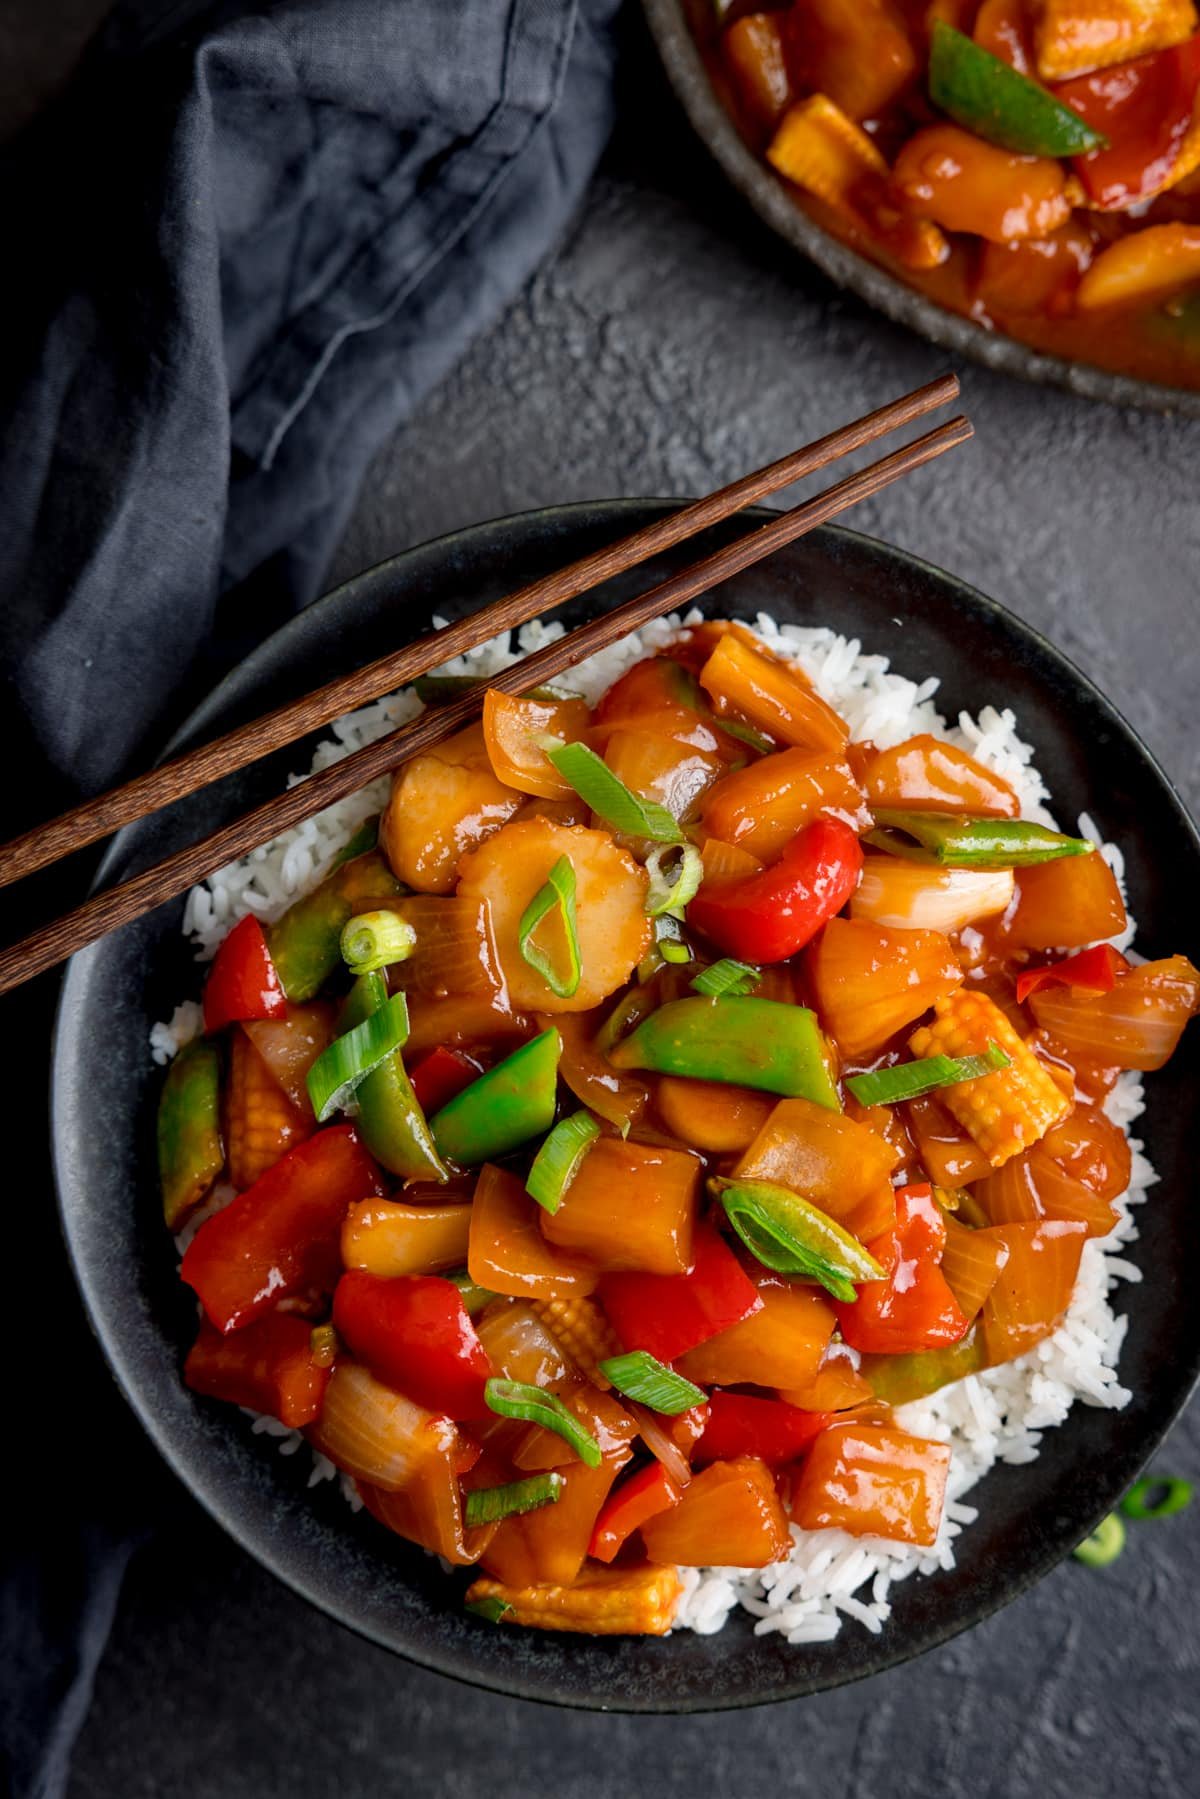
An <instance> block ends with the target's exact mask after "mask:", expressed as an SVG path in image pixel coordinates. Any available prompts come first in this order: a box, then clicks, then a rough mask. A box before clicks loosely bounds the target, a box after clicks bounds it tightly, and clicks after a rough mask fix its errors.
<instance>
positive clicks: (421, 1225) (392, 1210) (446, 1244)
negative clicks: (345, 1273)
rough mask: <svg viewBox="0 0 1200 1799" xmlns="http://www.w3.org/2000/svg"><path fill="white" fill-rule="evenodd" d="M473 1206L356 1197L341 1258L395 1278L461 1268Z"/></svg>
mask: <svg viewBox="0 0 1200 1799" xmlns="http://www.w3.org/2000/svg"><path fill="white" fill-rule="evenodd" d="M470 1230H471V1207H470V1205H469V1204H466V1205H463V1204H460V1205H435V1206H409V1205H402V1204H401V1203H400V1202H399V1201H398V1200H394V1199H361V1200H356V1201H355V1202H354V1204H353V1205H352V1206H351V1207H350V1209H349V1211H348V1212H347V1213H346V1217H345V1221H344V1223H343V1225H342V1260H343V1262H344V1263H345V1264H346V1267H347V1268H364V1269H366V1271H367V1273H368V1274H378V1275H383V1276H384V1277H386V1278H387V1279H389V1280H390V1279H393V1278H395V1277H396V1276H398V1275H402V1274H438V1273H440V1272H441V1270H442V1269H443V1268H461V1267H462V1265H463V1263H464V1262H465V1261H466V1259H467V1242H468V1239H469V1236H470Z"/></svg>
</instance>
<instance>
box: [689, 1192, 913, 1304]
mask: <svg viewBox="0 0 1200 1799" xmlns="http://www.w3.org/2000/svg"><path fill="white" fill-rule="evenodd" d="M709 1186H710V1188H711V1189H712V1190H713V1191H714V1192H715V1193H716V1194H717V1195H718V1196H719V1198H720V1201H721V1204H722V1206H724V1208H725V1216H726V1217H727V1218H728V1220H729V1222H730V1224H731V1225H732V1226H733V1228H734V1230H735V1231H736V1232H737V1234H738V1236H739V1237H740V1238H741V1239H742V1242H743V1243H744V1244H745V1245H746V1248H747V1249H748V1250H749V1251H750V1254H751V1255H752V1256H754V1257H755V1258H756V1259H757V1260H758V1261H760V1262H761V1263H762V1264H763V1266H764V1267H765V1268H770V1269H773V1270H774V1272H775V1273H776V1274H794V1275H801V1276H803V1277H804V1278H805V1279H807V1280H813V1281H816V1282H817V1283H818V1284H819V1285H820V1286H822V1287H824V1288H825V1289H826V1290H827V1291H828V1292H830V1293H832V1294H833V1297H834V1298H835V1299H842V1300H845V1301H846V1302H847V1303H850V1302H852V1301H853V1300H854V1299H855V1298H857V1294H856V1292H855V1283H856V1282H857V1281H881V1280H883V1279H884V1278H885V1276H884V1272H883V1269H882V1268H881V1267H880V1266H879V1263H878V1262H877V1261H876V1260H875V1258H874V1256H872V1255H868V1254H867V1252H866V1250H865V1249H864V1248H863V1246H862V1244H861V1243H860V1242H859V1241H858V1239H857V1237H852V1236H851V1235H850V1233H849V1231H845V1230H843V1229H842V1227H841V1225H840V1224H837V1223H835V1222H834V1220H833V1219H832V1218H830V1217H829V1215H828V1213H826V1212H822V1211H820V1210H819V1209H818V1208H817V1207H816V1206H814V1205H812V1204H810V1202H809V1201H808V1200H807V1199H801V1197H800V1195H799V1194H798V1193H793V1192H792V1191H791V1189H790V1188H789V1187H779V1186H776V1185H775V1183H774V1182H773V1181H726V1180H720V1179H718V1180H714V1181H710V1182H709Z"/></svg>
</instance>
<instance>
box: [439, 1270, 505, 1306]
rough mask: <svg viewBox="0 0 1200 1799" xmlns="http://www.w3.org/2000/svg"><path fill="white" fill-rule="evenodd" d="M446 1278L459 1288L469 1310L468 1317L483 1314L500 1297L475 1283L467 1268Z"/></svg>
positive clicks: (464, 1303)
mask: <svg viewBox="0 0 1200 1799" xmlns="http://www.w3.org/2000/svg"><path fill="white" fill-rule="evenodd" d="M445 1278H446V1279H447V1280H448V1281H450V1282H451V1284H452V1285H453V1286H455V1287H457V1288H458V1291H459V1296H460V1297H461V1299H462V1302H463V1305H464V1306H465V1307H466V1309H467V1316H468V1317H470V1318H474V1316H475V1314H476V1312H482V1310H483V1308H484V1306H488V1305H491V1303H492V1301H493V1299H498V1298H499V1297H500V1296H499V1294H498V1293H493V1292H492V1291H491V1290H490V1289H489V1288H487V1287H481V1286H480V1285H479V1283H478V1281H473V1280H472V1279H471V1276H470V1275H469V1274H468V1272H467V1270H466V1269H465V1268H460V1269H458V1271H457V1272H456V1273H454V1274H448V1275H446V1277H445Z"/></svg>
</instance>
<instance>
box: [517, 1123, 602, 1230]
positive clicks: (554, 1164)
mask: <svg viewBox="0 0 1200 1799" xmlns="http://www.w3.org/2000/svg"><path fill="white" fill-rule="evenodd" d="M599 1135H600V1126H599V1125H598V1124H597V1123H596V1120H595V1119H594V1118H593V1117H592V1115H591V1113H590V1112H587V1111H583V1112H572V1114H571V1116H570V1117H569V1118H560V1119H559V1121H558V1123H557V1124H556V1125H555V1127H554V1129H553V1130H552V1131H551V1133H550V1135H549V1136H548V1137H547V1138H546V1141H545V1142H544V1143H543V1144H542V1147H541V1148H540V1149H539V1150H538V1152H537V1155H536V1156H534V1158H533V1167H532V1168H531V1169H530V1170H529V1178H528V1180H527V1181H526V1182H525V1191H526V1193H528V1194H529V1195H530V1197H531V1198H532V1199H536V1200H537V1202H538V1204H539V1206H541V1207H543V1209H544V1210H545V1211H547V1212H557V1210H558V1208H559V1206H560V1205H561V1204H562V1199H563V1194H564V1193H565V1192H566V1190H567V1188H568V1187H569V1186H570V1185H571V1182H572V1181H573V1180H574V1179H575V1176H576V1175H577V1174H578V1173H579V1164H580V1163H581V1162H582V1161H583V1158H584V1157H585V1156H586V1155H587V1152H588V1150H589V1149H590V1148H591V1147H592V1144H593V1143H594V1142H595V1141H596V1138H597V1137H598V1136H599Z"/></svg>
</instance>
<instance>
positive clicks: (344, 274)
mask: <svg viewBox="0 0 1200 1799" xmlns="http://www.w3.org/2000/svg"><path fill="white" fill-rule="evenodd" d="M617 6H618V0H308V3H307V4H305V3H304V0H286V3H283V4H277V5H266V6H259V7H255V6H251V5H248V4H245V3H241V4H223V5H212V4H209V5H204V6H200V5H197V4H196V0H191V3H190V4H184V5H179V4H176V5H173V6H172V5H164V4H163V3H162V0H126V3H125V4H123V5H120V6H118V7H117V8H116V10H115V12H114V14H113V16H112V18H111V20H110V22H109V25H108V26H107V28H106V30H105V32H104V34H103V36H102V38H101V40H100V41H99V42H98V43H97V45H96V46H95V47H94V49H93V50H92V52H91V53H90V54H89V56H88V58H87V59H86V62H85V66H84V69H83V71H82V72H81V75H80V78H79V80H78V81H77V82H76V83H75V84H74V86H73V88H72V90H71V91H70V92H69V93H68V94H67V95H66V96H65V97H64V99H63V100H62V102H61V103H60V104H58V105H57V106H56V107H54V108H53V109H52V110H51V112H50V113H48V114H47V115H46V116H45V117H44V118H43V119H42V120H40V121H39V122H38V124H37V125H36V126H35V127H34V128H33V129H32V130H31V131H29V132H27V133H26V134H25V136H24V137H23V138H22V139H21V140H19V141H18V142H17V143H15V144H14V145H12V146H10V147H9V149H8V150H7V151H6V152H5V153H4V155H3V157H2V158H0V207H2V209H3V216H4V218H5V248H6V257H5V265H6V280H5V284H4V290H5V291H4V317H5V325H6V330H5V337H4V353H3V356H2V358H0V419H2V420H3V433H2V438H0V673H2V678H3V689H2V691H0V702H2V703H0V756H2V757H3V766H4V767H5V768H6V770H8V771H9V779H8V780H7V781H6V783H5V797H4V800H3V804H2V807H0V814H2V817H0V824H2V834H3V835H8V834H10V833H11V832H12V831H14V830H16V829H17V828H19V827H20V826H22V825H24V824H27V823H31V822H34V821H35V820H36V819H37V818H38V817H44V816H46V815H47V814H48V813H49V812H50V811H51V810H52V809H53V808H55V807H57V806H59V805H60V804H63V803H66V802H69V801H70V800H71V799H72V798H73V797H76V796H77V795H78V794H80V793H83V792H89V791H94V790H96V789H98V788H99V787H102V786H104V785H106V784H108V783H110V782H111V781H113V780H114V779H115V778H117V777H118V776H119V775H120V774H122V773H125V772H129V771H130V769H131V765H132V763H133V762H134V759H135V757H136V759H137V762H138V763H139V764H141V763H143V762H144V761H145V759H146V756H147V753H148V746H149V745H151V744H153V743H154V742H156V741H157V740H159V739H160V738H161V736H162V735H163V734H164V733H165V729H166V727H167V725H168V723H169V722H170V721H171V720H172V719H177V718H178V716H179V713H180V709H181V706H182V705H183V704H184V703H185V702H186V699H187V698H188V697H190V696H192V695H194V694H195V693H196V692H197V691H198V690H199V689H200V688H202V687H203V686H204V685H206V684H207V683H208V682H210V681H211V679H212V678H213V677H214V675H215V674H217V673H219V672H220V670H221V669H222V668H223V667H225V666H228V665H229V664H230V663H232V662H234V661H236V660H237V659H238V657H239V656H240V655H241V654H242V653H243V652H244V650H245V649H246V648H248V647H249V645H250V644H252V643H253V642H256V641H257V640H259V639H260V638H261V637H262V636H264V635H265V634H266V633H267V632H268V631H269V630H270V629H272V628H273V627H274V626H275V625H276V624H277V623H279V622H280V621H281V619H282V618H283V617H284V616H286V615H287V613H288V612H290V611H291V610H294V609H295V608H296V607H297V606H300V605H303V604H304V603H305V602H306V601H308V600H310V599H312V598H313V597H314V596H315V595H316V594H317V593H318V592H319V590H320V587H321V583H322V579H323V576H324V571H325V568H326V565H327V563H328V560H329V557H330V555H331V552H332V550H333V548H334V546H335V544H336V542H337V539H338V536H339V534H340V532H341V531H342V528H343V526H344V524H345V521H346V517H347V514H348V511H349V508H350V507H351V505H352V503H353V501H354V497H355V493H356V491H357V488H358V485H359V481H360V478H361V476H362V474H363V471H364V469H365V467H366V465H367V462H368V460H369V459H370V457H371V455H372V454H373V452H374V451H375V449H376V448H377V446H378V445H379V444H380V443H381V442H382V441H383V440H384V438H385V437H386V436H387V435H388V433H389V432H391V431H393V430H394V429H395V428H396V426H397V425H398V424H399V423H400V422H401V421H402V420H403V419H404V418H405V417H406V416H407V415H408V414H409V413H410V412H411V411H412V409H413V408H414V407H415V406H416V404H417V403H418V402H419V401H420V399H421V398H422V396H423V395H424V394H425V393H426V392H427V391H428V390H429V389H430V387H431V386H432V385H433V384H434V383H435V382H436V381H437V380H438V379H439V377H440V376H441V375H442V374H444V372H445V371H446V370H447V369H448V368H449V366H450V365H451V363H452V362H453V360H454V358H455V357H456V356H457V355H458V354H459V352H460V351H461V350H462V348H463V347H464V345H465V344H466V343H467V342H468V340H469V339H470V338H471V336H472V335H473V334H475V333H477V332H478V331H479V330H480V329H481V328H482V327H483V326H485V325H486V324H487V323H489V322H490V321H491V320H492V319H493V318H494V317H495V316H496V314H497V313H498V312H499V310H500V309H501V308H502V307H503V306H504V305H505V303H506V302H507V301H508V300H509V299H510V298H511V297H512V296H513V295H514V294H515V293H516V292H517V290H518V289H519V287H520V285H521V284H522V282H523V281H524V280H525V279H526V277H527V276H528V275H529V273H530V271H531V270H532V269H533V268H534V266H535V265H536V263H537V261H538V260H539V258H540V257H541V256H542V255H543V253H544V252H545V250H546V249H547V247H548V246H549V244H550V243H551V241H552V240H553V239H554V237H555V236H556V234H557V233H558V232H560V231H561V230H562V228H563V227H564V225H565V223H566V221H567V220H568V218H569V216H570V214H571V211H572V208H573V207H574V206H575V205H576V204H577V202H578V200H579V197H580V194H581V192H582V189H583V186H584V184H585V182H586V180H587V178H588V176H589V174H590V173H591V170H592V168H593V166H594V163H595V161H596V158H597V156H598V155H599V152H600V150H601V148H602V146H603V144H604V142H605V139H606V138H607V135H608V131H609V128H610V122H611V109H612V97H611V96H612V74H613V64H614V59H615V45H614V22H615V14H616V11H617ZM14 771H19V777H20V778H13V773H14ZM73 897H75V895H74V894H73V893H72V892H71V891H70V888H69V883H68V884H64V881H63V880H62V879H61V878H59V879H57V880H51V881H49V882H46V881H43V882H42V883H40V884H39V885H36V886H35V888H34V891H33V894H32V896H31V897H26V898H25V899H24V900H21V899H18V900H16V901H15V902H14V901H12V900H10V899H9V898H8V897H7V896H5V903H4V905H3V907H2V908H0V927H3V932H4V936H5V937H6V938H7V937H11V936H12V935H14V934H15V933H16V931H17V930H18V929H19V928H21V927H22V926H23V925H26V924H28V923H30V922H32V920H31V918H30V917H29V913H30V911H31V910H32V909H33V908H38V909H40V910H41V912H42V913H43V915H44V914H45V912H46V911H48V910H49V909H50V908H51V907H55V908H58V909H61V906H62V905H63V904H64V903H66V902H68V901H69V900H70V899H72V898H73ZM52 1000H53V984H52V983H50V982H48V981H46V980H43V981H41V982H39V983H37V984H36V986H35V987H34V988H33V989H31V990H29V991H28V992H27V993H26V994H25V995H24V996H22V997H21V998H20V999H18V1000H17V1001H16V1002H12V1001H10V1002H9V1003H8V1004H7V1005H6V1006H5V1007H4V1009H3V1020H4V1023H3V1029H4V1032H5V1039H6V1041H7V1042H9V1043H10V1044H13V1043H19V1045H20V1050H21V1053H20V1055H19V1056H17V1057H16V1058H14V1060H15V1062H16V1063H17V1064H19V1065H18V1066H15V1067H10V1070H9V1085H8V1087H7V1090H6V1092H5V1100H6V1112H7V1116H8V1118H9V1119H10V1120H14V1121H23V1124H22V1125H21V1126H20V1127H19V1128H18V1127H16V1126H15V1125H14V1128H13V1129H12V1130H11V1131H10V1133H9V1144H8V1150H9V1156H8V1168H7V1170H6V1172H7V1173H8V1175H9V1191H10V1199H11V1203H12V1207H13V1211H12V1213H11V1214H10V1218H9V1230H10V1236H9V1238H8V1240H7V1242H6V1248H7V1250H8V1266H9V1268H10V1271H20V1278H19V1279H11V1278H10V1285H15V1286H16V1287H18V1288H19V1292H18V1293H17V1294H16V1296H15V1297H14V1299H13V1300H12V1301H11V1302H10V1305H11V1307H12V1308H15V1309H10V1310H8V1311H7V1312H6V1338H7V1341H8V1342H9V1344H10V1346H14V1345H15V1346H19V1348H18V1349H16V1350H14V1355H15V1359H16V1362H17V1363H19V1365H20V1368H21V1370H22V1372H23V1377H22V1378H21V1379H16V1378H14V1377H13V1373H12V1370H13V1360H12V1358H10V1363H9V1370H10V1390H9V1394H8V1398H9V1415H8V1419H7V1423H8V1430H7V1433H6V1435H7V1442H8V1445H9V1450H10V1453H12V1454H13V1455H14V1456H20V1458H21V1461H22V1466H23V1469H24V1471H25V1477H23V1480H22V1482H21V1483H17V1482H11V1483H10V1489H11V1488H16V1487H18V1486H20V1488H21V1489H22V1492H23V1497H24V1500H25V1502H26V1509H25V1512H24V1513H23V1514H22V1516H21V1518H20V1520H19V1522H18V1523H15V1524H14V1523H13V1522H12V1521H11V1520H10V1521H9V1524H8V1527H7V1529H6V1532H5V1543H4V1550H3V1554H4V1556H5V1558H6V1565H5V1570H4V1572H5V1581H4V1585H3V1588H2V1590H0V1662H2V1664H3V1666H4V1670H5V1674H4V1680H3V1682H2V1683H0V1754H2V1757H3V1761H2V1764H0V1765H2V1766H3V1767H4V1768H5V1769H6V1770H7V1775H8V1781H7V1786H6V1789H5V1790H8V1791H12V1792H13V1793H14V1794H16V1795H20V1796H22V1799H24V1796H26V1795H37V1796H38V1799H53V1796H55V1795H58V1794H60V1793H61V1792H62V1791H63V1788H64V1786H65V1782H66V1778H67V1770H68V1764H69V1755H70V1749H71V1744H72V1742H73V1740H74V1736H75V1733H76V1732H77V1730H78V1728H79V1725H80V1723H81V1722H82V1719H83V1716H84V1715H85V1712H86V1708H87V1702H88V1695H89V1693H90V1688H91V1681H92V1678H93V1675H94V1672H95V1667H96V1664H97V1661H98V1659H99V1656H100V1654H101V1652H102V1649H103V1644H104V1640H105V1637H106V1634H107V1630H108V1627H109V1623H110V1621H111V1617H112V1613H113V1609H114V1606H115V1603H116V1597H117V1593H118V1590H119V1585H120V1576H121V1572H122V1569H123V1566H124V1563H125V1561H126V1560H127V1559H128V1555H129V1553H130V1551H131V1547H132V1545H133V1544H134V1543H135V1542H136V1539H137V1537H138V1535H139V1533H142V1532H144V1531H145V1530H146V1529H147V1528H148V1527H150V1525H151V1524H152V1523H155V1522H157V1523H159V1524H160V1525H163V1527H164V1528H171V1527H173V1526H175V1525H177V1523H178V1519H177V1517H176V1516H175V1514H173V1513H172V1507H175V1508H178V1506H179V1504H180V1501H179V1500H178V1497H177V1496H175V1495H174V1494H173V1493H172V1492H171V1489H170V1483H169V1482H167V1481H166V1480H165V1479H164V1478H163V1477H162V1476H161V1475H160V1474H159V1473H158V1470H157V1468H156V1466H155V1464H154V1459H153V1457H152V1456H150V1455H149V1452H148V1451H147V1450H146V1449H145V1446H144V1445H143V1444H141V1443H140V1442H138V1441H136V1437H137V1433H136V1432H134V1431H133V1430H132V1427H131V1424H130V1421H129V1420H128V1418H127V1417H126V1416H124V1415H123V1410H122V1408H121V1406H120V1404H119V1402H118V1401H117V1400H116V1399H115V1396H114V1395H113V1393H112V1390H111V1386H110V1384H109V1383H108V1381H107V1378H106V1377H105V1375H104V1373H103V1370H102V1368H101V1366H100V1364H99V1360H98V1357H97V1355H96V1352H95V1349H94V1346H93V1345H92V1344H91V1343H90V1341H89V1339H88V1337H87V1333H86V1330H85V1329H84V1328H83V1326H82V1323H81V1321H80V1318H79V1307H78V1299H77V1296H76V1295H75V1293H74V1291H73V1289H72V1287H71V1284H70V1281H69V1279H68V1277H67V1275H66V1272H65V1267H64V1259H63V1254H62V1248H61V1244H60V1243H59V1241H58V1238H57V1235H56V1233H55V1229H54V1224H53V1210H52V1199H51V1189H50V1176H49V1168H48V1159H47V1156H46V1145H45V1141H44V1130H43V1129H42V1128H41V1127H39V1126H38V1125H37V1124H36V1122H35V1121H37V1120H38V1119H39V1118H40V1117H44V1111H45V1104H44V1097H43V1095H44V1080H45V1057H46V1047H47V1031H46V1020H47V1017H48V1013H49V1009H50V1006H51V1004H52ZM18 1195H19V1196H20V1199H21V1201H22V1202H24V1203H21V1204H18ZM164 1515H165V1516H166V1517H167V1520H168V1522H167V1523H166V1524H165V1525H164V1524H163V1518H164ZM180 1553H187V1545H186V1543H182V1544H181V1547H180Z"/></svg>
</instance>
